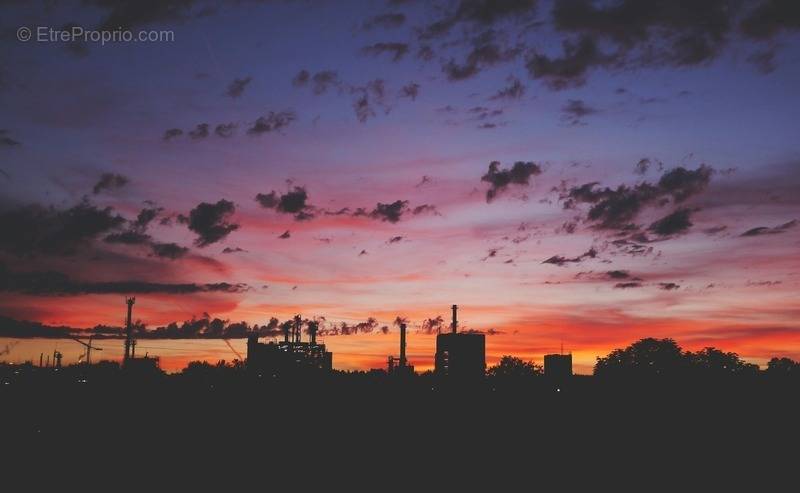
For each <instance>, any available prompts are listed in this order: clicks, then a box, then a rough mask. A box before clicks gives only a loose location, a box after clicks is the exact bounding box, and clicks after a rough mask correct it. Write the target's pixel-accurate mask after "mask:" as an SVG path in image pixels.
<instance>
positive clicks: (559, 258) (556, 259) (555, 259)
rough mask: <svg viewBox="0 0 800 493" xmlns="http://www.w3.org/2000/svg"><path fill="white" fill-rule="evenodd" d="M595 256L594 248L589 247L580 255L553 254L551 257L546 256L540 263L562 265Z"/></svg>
mask: <svg viewBox="0 0 800 493" xmlns="http://www.w3.org/2000/svg"><path fill="white" fill-rule="evenodd" d="M596 257H597V250H595V249H594V248H590V249H589V250H587V251H586V252H584V253H582V254H581V255H578V256H577V257H572V258H568V257H564V256H563V255H553V256H552V257H550V258H548V259H547V260H544V261H543V262H542V263H543V264H553V265H557V266H559V267H563V266H564V265H566V264H570V263H579V262H582V261H584V260H585V259H587V258H596Z"/></svg>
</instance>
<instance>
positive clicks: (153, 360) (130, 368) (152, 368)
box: [87, 297, 161, 375]
mask: <svg viewBox="0 0 800 493" xmlns="http://www.w3.org/2000/svg"><path fill="white" fill-rule="evenodd" d="M135 303H136V298H133V297H131V298H125V304H126V305H128V314H127V317H126V318H125V354H124V356H123V357H122V368H123V369H124V370H125V371H127V372H129V373H135V374H137V375H147V374H159V373H161V368H160V367H159V359H158V357H152V356H148V355H147V354H145V356H144V358H137V357H136V339H135V338H134V337H133V318H132V315H133V305H134V304H135ZM89 343H90V344H89V346H87V358H88V357H89V354H90V353H89V347H90V346H91V340H90V341H89Z"/></svg>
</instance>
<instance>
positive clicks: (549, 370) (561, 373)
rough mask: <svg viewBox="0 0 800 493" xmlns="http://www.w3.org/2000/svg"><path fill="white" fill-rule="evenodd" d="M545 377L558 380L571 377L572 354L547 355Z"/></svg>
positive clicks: (545, 357) (545, 356)
mask: <svg viewBox="0 0 800 493" xmlns="http://www.w3.org/2000/svg"><path fill="white" fill-rule="evenodd" d="M544 376H545V377H548V378H557V379H563V378H569V377H571V376H572V354H545V355H544Z"/></svg>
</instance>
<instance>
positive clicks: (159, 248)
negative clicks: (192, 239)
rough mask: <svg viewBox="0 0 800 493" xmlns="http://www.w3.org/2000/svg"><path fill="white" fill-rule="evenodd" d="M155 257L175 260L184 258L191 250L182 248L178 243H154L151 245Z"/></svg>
mask: <svg viewBox="0 0 800 493" xmlns="http://www.w3.org/2000/svg"><path fill="white" fill-rule="evenodd" d="M150 248H151V250H152V251H153V255H155V256H156V257H161V258H168V259H171V260H175V259H178V258H181V257H183V256H184V255H186V254H187V253H188V252H189V249H188V248H186V247H184V246H180V245H178V244H177V243H152V244H151V245H150Z"/></svg>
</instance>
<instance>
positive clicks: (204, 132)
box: [189, 123, 208, 140]
mask: <svg viewBox="0 0 800 493" xmlns="http://www.w3.org/2000/svg"><path fill="white" fill-rule="evenodd" d="M189 137H191V138H192V139H194V140H200V139H205V138H206V137H208V123H200V124H198V125H197V126H196V127H194V130H190V131H189Z"/></svg>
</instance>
